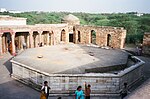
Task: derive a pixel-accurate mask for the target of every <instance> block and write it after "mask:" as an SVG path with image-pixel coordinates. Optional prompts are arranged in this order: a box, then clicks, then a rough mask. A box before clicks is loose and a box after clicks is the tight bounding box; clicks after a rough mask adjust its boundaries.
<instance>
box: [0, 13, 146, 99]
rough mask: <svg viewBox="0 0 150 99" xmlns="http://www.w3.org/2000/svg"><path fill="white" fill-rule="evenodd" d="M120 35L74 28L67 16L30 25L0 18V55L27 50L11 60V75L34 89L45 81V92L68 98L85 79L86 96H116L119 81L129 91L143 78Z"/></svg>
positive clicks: (140, 64)
mask: <svg viewBox="0 0 150 99" xmlns="http://www.w3.org/2000/svg"><path fill="white" fill-rule="evenodd" d="M125 37H126V30H124V29H123V28H120V27H103V26H88V25H80V20H79V19H78V18H77V17H75V16H73V15H71V14H70V15H68V16H65V17H64V18H63V19H62V23H61V24H35V25H27V24H26V18H17V17H11V16H0V55H1V54H3V53H6V52H8V51H9V52H10V53H11V54H12V55H16V53H17V52H18V51H19V50H22V49H23V46H24V45H25V46H26V48H27V50H25V51H24V52H23V53H21V54H20V55H18V56H16V57H14V58H13V59H12V60H11V62H12V70H13V74H12V76H13V77H14V78H16V79H17V80H19V81H21V82H23V83H26V84H28V85H31V86H32V87H34V88H37V89H40V88H41V85H42V83H43V81H45V80H47V81H48V82H49V86H51V88H52V90H51V94H67V95H71V94H73V93H74V91H75V90H76V88H77V86H78V85H82V86H83V88H84V85H83V84H84V82H85V81H86V82H87V83H90V84H91V85H92V95H100V96H102V97H103V96H110V95H111V96H114V97H115V99H116V97H119V95H120V92H121V91H122V89H123V87H124V86H123V85H124V83H126V82H127V83H128V86H129V87H130V86H132V85H133V84H134V83H136V82H137V81H138V80H139V79H141V78H142V76H143V74H142V68H143V64H144V62H143V61H142V60H140V59H138V58H137V57H134V56H130V55H128V54H127V53H125V52H123V51H121V50H120V49H122V48H123V47H124V42H125ZM69 42H71V43H69ZM39 46H44V47H40V48H38V47H39ZM102 48H107V49H102ZM112 48H113V49H112ZM115 49H116V50H115ZM109 99H110V98H109Z"/></svg>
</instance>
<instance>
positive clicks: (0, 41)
mask: <svg viewBox="0 0 150 99" xmlns="http://www.w3.org/2000/svg"><path fill="white" fill-rule="evenodd" d="M1 55H2V34H0V56H1Z"/></svg>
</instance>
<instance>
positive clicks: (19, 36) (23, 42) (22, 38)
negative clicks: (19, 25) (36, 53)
mask: <svg viewBox="0 0 150 99" xmlns="http://www.w3.org/2000/svg"><path fill="white" fill-rule="evenodd" d="M15 47H16V52H18V50H21V49H26V48H29V32H16V35H15Z"/></svg>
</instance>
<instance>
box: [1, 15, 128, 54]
mask: <svg viewBox="0 0 150 99" xmlns="http://www.w3.org/2000/svg"><path fill="white" fill-rule="evenodd" d="M125 37H126V30H124V29H123V28H120V27H102V26H86V25H80V20H79V18H77V17H76V16H73V15H71V14H69V15H68V16H65V17H64V18H63V19H62V23H61V24H36V25H26V18H17V17H11V16H0V54H3V53H6V52H7V51H9V52H10V53H11V54H12V55H15V54H16V52H17V51H18V50H21V49H23V44H25V45H26V48H35V47H39V45H40V44H41V43H42V45H45V46H50V45H58V44H60V43H66V44H67V43H69V42H72V43H75V44H96V45H98V46H100V47H106V46H108V47H112V48H118V49H122V48H123V47H124V43H125Z"/></svg>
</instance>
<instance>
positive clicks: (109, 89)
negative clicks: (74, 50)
mask: <svg viewBox="0 0 150 99" xmlns="http://www.w3.org/2000/svg"><path fill="white" fill-rule="evenodd" d="M132 58H133V60H134V61H136V64H134V65H132V66H130V67H128V68H126V69H124V70H122V71H120V72H119V73H118V74H111V73H87V74H48V73H45V72H43V71H40V70H36V69H34V68H31V67H29V66H26V65H24V64H20V63H18V62H16V61H13V60H11V62H12V69H13V74H12V75H13V77H14V78H16V79H17V80H19V81H22V82H23V83H26V84H28V85H31V86H32V87H34V88H38V89H40V87H41V86H42V84H43V82H44V81H45V80H46V81H48V83H49V86H50V87H51V92H50V93H51V94H68V95H72V94H73V93H74V91H75V90H76V88H77V86H79V85H81V86H82V87H83V89H84V83H85V82H87V83H89V84H91V86H92V87H91V89H92V95H108V96H110V95H112V96H115V95H118V96H119V95H120V92H121V91H122V89H123V86H124V83H128V86H129V87H130V86H132V85H133V84H134V83H136V82H137V81H138V80H139V79H141V78H142V77H143V64H144V62H143V61H142V60H140V59H139V58H137V57H132Z"/></svg>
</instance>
